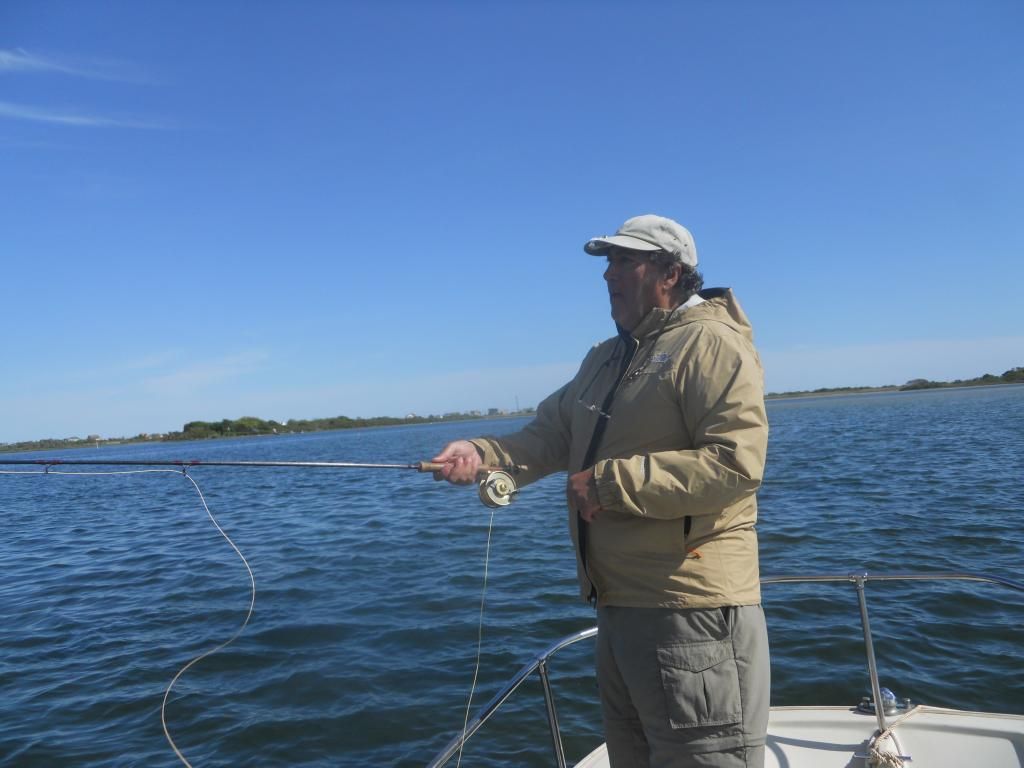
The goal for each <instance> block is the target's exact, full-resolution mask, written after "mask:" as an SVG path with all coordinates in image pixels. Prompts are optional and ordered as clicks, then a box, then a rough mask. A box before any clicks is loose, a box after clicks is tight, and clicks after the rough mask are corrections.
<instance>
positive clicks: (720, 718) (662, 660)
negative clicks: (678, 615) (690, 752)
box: [658, 640, 743, 747]
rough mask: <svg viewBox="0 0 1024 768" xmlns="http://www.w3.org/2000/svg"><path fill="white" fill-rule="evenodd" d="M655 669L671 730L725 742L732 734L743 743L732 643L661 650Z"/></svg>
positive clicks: (737, 673) (721, 641)
mask: <svg viewBox="0 0 1024 768" xmlns="http://www.w3.org/2000/svg"><path fill="white" fill-rule="evenodd" d="M658 666H659V667H660V669H661V685H662V688H664V691H665V703H666V707H667V709H668V719H669V724H670V725H671V726H672V728H673V729H676V730H679V729H683V728H693V729H695V732H694V733H693V737H694V738H695V739H696V740H701V739H702V737H703V736H708V737H711V736H712V735H713V734H714V735H716V736H717V738H719V739H721V738H722V737H726V739H725V740H727V741H728V740H729V739H728V738H727V737H728V735H732V734H735V735H736V737H737V738H739V739H740V740H742V736H741V726H740V721H741V719H742V716H743V707H742V703H741V701H740V682H739V670H738V669H737V668H736V656H735V654H734V652H733V647H732V640H713V641H708V642H699V643H687V644H685V645H679V644H676V645H663V646H660V647H659V648H658ZM713 726H735V727H732V728H730V727H725V728H722V727H713ZM722 746H723V747H724V745H722Z"/></svg>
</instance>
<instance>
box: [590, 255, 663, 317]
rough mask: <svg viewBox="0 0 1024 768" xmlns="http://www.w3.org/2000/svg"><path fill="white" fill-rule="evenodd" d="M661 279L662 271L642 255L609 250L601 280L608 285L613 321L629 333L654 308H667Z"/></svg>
mask: <svg viewBox="0 0 1024 768" xmlns="http://www.w3.org/2000/svg"><path fill="white" fill-rule="evenodd" d="M663 277H664V275H663V273H662V271H661V269H660V268H659V267H658V266H657V265H656V264H654V263H653V262H651V261H650V259H649V258H648V256H647V254H645V253H643V252H642V251H629V250H626V249H625V248H612V249H611V250H609V251H608V268H607V269H605V271H604V279H605V282H606V283H607V284H608V299H609V300H610V301H611V305H612V319H613V320H614V321H615V322H616V323H618V324H619V326H620V327H622V328H624V329H625V330H627V331H631V330H633V329H634V328H636V327H637V325H639V324H640V321H641V320H643V319H644V318H645V317H646V316H647V313H648V312H650V311H651V310H652V309H653V308H654V307H660V306H666V307H667V302H666V299H667V293H666V291H665V289H664V285H663Z"/></svg>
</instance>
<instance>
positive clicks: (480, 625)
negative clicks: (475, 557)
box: [455, 506, 497, 768]
mask: <svg viewBox="0 0 1024 768" xmlns="http://www.w3.org/2000/svg"><path fill="white" fill-rule="evenodd" d="M490 509H491V518H490V520H489V521H488V522H487V545H486V546H485V547H484V583H483V586H482V587H481V588H480V618H479V620H478V622H477V628H476V664H475V666H474V668H473V682H472V684H471V685H470V686H469V699H468V701H466V717H465V718H464V719H463V721H462V741H461V742H460V744H459V757H458V760H456V761H455V768H460V766H461V765H462V749H463V747H465V745H466V730H467V729H468V728H469V712H470V710H471V709H472V708H473V694H474V693H475V692H476V680H477V676H478V675H479V674H480V657H481V655H482V652H483V646H484V603H485V600H486V598H487V567H488V564H489V563H490V561H491V532H492V531H493V530H494V512H495V510H496V509H497V507H496V506H491V508H490Z"/></svg>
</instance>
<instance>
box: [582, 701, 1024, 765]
mask: <svg viewBox="0 0 1024 768" xmlns="http://www.w3.org/2000/svg"><path fill="white" fill-rule="evenodd" d="M888 724H889V726H890V727H891V728H892V731H891V733H892V734H893V735H892V737H891V738H887V739H884V740H883V741H882V743H881V744H880V745H879V750H880V751H881V752H888V753H892V754H893V755H894V756H895V755H902V756H904V758H909V759H905V760H899V759H895V760H891V761H890V762H889V765H892V766H902V765H907V766H908V768H913V767H915V766H922V767H924V766H927V767H928V768H1022V766H1024V715H999V714H990V713H978V712H962V711H959V710H955V709H941V708H938V707H924V706H918V707H915V708H914V709H912V710H911V711H909V712H907V713H905V714H902V715H900V716H898V717H893V718H891V719H890V720H889V723H888ZM876 727H877V723H876V721H875V716H874V715H870V714H865V713H863V712H858V711H857V710H856V709H853V708H850V707H774V708H773V709H772V710H771V714H770V715H769V719H768V745H767V749H766V750H765V768H862V767H863V768H868V766H871V765H872V763H871V761H870V760H869V759H868V758H867V755H868V754H869V750H870V745H871V742H870V740H871V737H872V735H873V734H874V732H875V729H876ZM875 764H876V765H884V763H875ZM607 766H608V754H607V753H606V752H605V748H604V746H603V745H602V746H600V747H598V748H597V749H595V750H594V751H593V752H591V753H590V754H589V755H587V756H586V757H585V758H584V759H583V760H582V761H580V762H579V763H577V768H607Z"/></svg>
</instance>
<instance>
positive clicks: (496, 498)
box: [0, 459, 526, 507]
mask: <svg viewBox="0 0 1024 768" xmlns="http://www.w3.org/2000/svg"><path fill="white" fill-rule="evenodd" d="M0 464H10V465H17V466H37V467H38V466H41V467H43V471H44V472H48V471H49V470H50V469H51V468H52V467H56V466H77V467H176V468H178V469H180V470H181V471H182V472H183V473H185V472H187V470H189V469H190V468H192V467H289V468H313V469H406V470H409V469H414V470H416V471H417V472H440V471H441V470H442V469H443V468H444V466H445V465H444V464H442V463H439V462H434V461H417V462H415V463H413V464H368V463H359V462H352V461H204V460H201V459H187V460H165V461H158V460H132V459H0ZM525 469H526V466H525V465H522V464H507V465H502V466H483V467H480V468H479V469H478V470H477V475H478V477H480V480H479V482H478V483H477V494H478V495H479V497H480V501H482V502H483V503H484V504H485V505H486V506H488V507H505V506H508V504H510V503H511V501H512V497H513V496H514V495H515V494H516V493H518V492H519V489H518V488H517V487H516V481H515V479H514V478H513V476H514V475H517V474H519V473H520V472H522V471H523V470H525Z"/></svg>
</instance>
